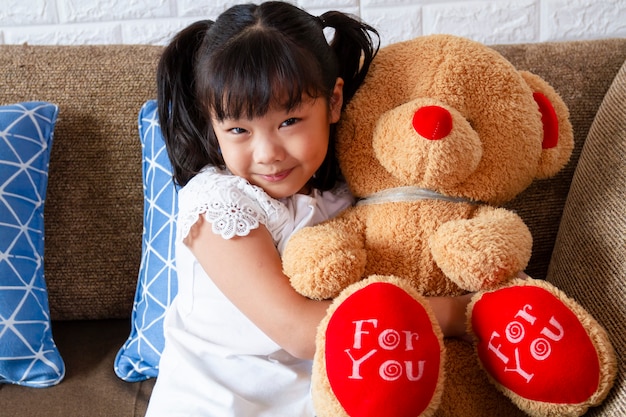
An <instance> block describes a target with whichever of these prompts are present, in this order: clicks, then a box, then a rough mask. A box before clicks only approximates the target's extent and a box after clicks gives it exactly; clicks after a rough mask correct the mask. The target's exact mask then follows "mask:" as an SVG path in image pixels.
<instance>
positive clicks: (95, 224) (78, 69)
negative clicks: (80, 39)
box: [0, 45, 162, 319]
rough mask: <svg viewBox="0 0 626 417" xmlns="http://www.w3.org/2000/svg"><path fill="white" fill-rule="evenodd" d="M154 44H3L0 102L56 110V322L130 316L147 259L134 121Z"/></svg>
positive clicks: (49, 273) (50, 260)
mask: <svg viewBox="0 0 626 417" xmlns="http://www.w3.org/2000/svg"><path fill="white" fill-rule="evenodd" d="M161 49H162V48H160V47H155V46H24V45H15V46H12V45H5V46H2V47H0V74H2V76H1V77H2V78H1V79H2V85H1V86H0V104H9V103H15V102H20V101H31V100H35V101H39V100H42V101H50V102H53V103H56V104H58V105H59V118H58V121H57V124H56V128H55V136H54V142H53V145H52V153H51V160H50V170H49V177H48V192H47V199H46V205H45V212H44V216H45V217H44V221H45V253H44V271H45V272H44V273H45V276H46V281H47V284H48V290H49V292H48V293H49V303H50V310H51V316H52V318H53V319H55V318H56V319H83V318H108V317H128V316H129V315H130V312H131V309H132V302H133V295H134V292H135V286H136V282H137V272H138V269H139V262H140V256H141V234H142V216H143V192H142V179H141V145H140V141H139V134H138V129H137V115H138V112H139V109H140V107H141V104H142V103H143V102H144V101H145V100H147V99H150V98H154V97H155V94H156V90H155V69H156V62H157V59H158V56H159V54H160V51H161Z"/></svg>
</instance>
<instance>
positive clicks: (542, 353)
mask: <svg viewBox="0 0 626 417" xmlns="http://www.w3.org/2000/svg"><path fill="white" fill-rule="evenodd" d="M468 311H470V314H469V315H468V316H469V319H468V327H469V329H470V330H471V331H472V333H473V334H474V335H475V336H476V339H477V346H476V348H477V353H478V358H479V361H480V363H481V365H482V367H483V369H484V370H485V371H486V372H487V374H488V376H489V378H490V379H491V380H492V382H493V383H494V384H495V385H496V386H497V387H498V388H499V389H500V390H501V391H502V392H504V394H505V395H507V396H508V397H509V398H511V400H512V401H513V402H514V403H515V404H516V405H517V406H518V407H519V408H520V409H522V410H524V411H525V412H527V413H528V414H530V415H533V416H556V415H559V416H580V415H582V414H584V413H585V412H586V411H587V409H588V408H589V407H591V406H594V405H598V404H599V403H600V402H602V400H603V399H604V398H605V397H606V395H607V393H608V391H609V390H610V389H611V386H612V384H613V381H614V378H615V374H616V369H617V364H616V358H615V353H614V350H613V347H612V345H611V343H610V341H609V338H608V336H607V334H606V332H605V331H604V329H603V328H602V327H601V326H600V325H599V324H598V323H597V322H596V321H595V320H594V319H593V317H591V315H590V314H589V313H587V312H586V311H585V310H584V309H583V308H582V307H581V306H580V305H578V304H577V303H576V302H574V301H573V300H572V299H569V298H568V297H567V296H566V295H565V294H564V293H563V292H562V291H560V290H558V289H557V288H555V287H554V286H552V285H550V284H549V283H547V282H545V281H541V280H534V279H525V280H524V279H515V280H513V281H512V282H511V283H510V284H509V285H507V286H506V287H503V288H500V289H497V290H494V291H490V292H484V293H477V294H476V296H474V298H473V299H472V302H471V303H470V305H469V306H468Z"/></svg>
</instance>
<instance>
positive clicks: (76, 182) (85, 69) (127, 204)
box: [0, 39, 626, 319]
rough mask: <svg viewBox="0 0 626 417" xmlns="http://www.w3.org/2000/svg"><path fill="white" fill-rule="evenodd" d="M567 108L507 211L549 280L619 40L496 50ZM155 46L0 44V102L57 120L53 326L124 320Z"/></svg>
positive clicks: (50, 262) (50, 239) (138, 226)
mask: <svg viewBox="0 0 626 417" xmlns="http://www.w3.org/2000/svg"><path fill="white" fill-rule="evenodd" d="M494 48H495V49H496V50H498V51H499V52H500V53H502V54H503V55H504V56H505V57H506V58H508V59H509V60H511V62H512V63H513V64H514V65H515V66H516V67H517V68H519V69H525V70H529V71H532V72H534V73H536V74H538V75H541V76H542V77H543V78H544V79H545V80H546V81H548V82H549V83H550V84H552V85H553V86H554V87H555V89H556V90H557V91H558V92H559V93H560V94H561V95H562V97H563V99H564V100H565V102H566V104H567V105H568V106H569V108H570V112H571V118H572V123H573V125H574V130H575V140H576V149H575V151H574V155H573V157H572V160H571V162H570V164H569V165H568V167H567V168H566V169H565V170H564V171H562V172H561V173H560V174H559V175H558V176H557V177H555V178H553V179H550V180H542V181H537V182H536V183H535V184H534V185H533V186H531V188H530V189H528V190H527V191H526V192H524V194H523V195H521V196H520V197H519V198H518V199H516V200H515V201H514V202H512V203H511V204H509V207H510V208H512V209H514V210H516V211H517V212H518V213H519V214H520V215H521V216H522V217H523V218H524V220H525V221H526V222H527V223H528V225H529V227H530V229H531V232H532V233H533V235H534V239H535V241H534V250H533V257H532V259H531V264H530V265H529V267H528V270H527V271H528V272H529V273H530V274H531V275H533V276H535V277H537V278H544V277H545V276H546V272H547V268H548V264H549V262H550V256H551V253H552V249H553V247H554V241H555V238H556V234H557V230H558V225H559V221H560V217H561V213H562V210H563V206H564V203H565V199H566V197H567V192H568V189H569V184H570V181H571V178H572V175H573V171H574V167H575V164H576V161H577V160H578V157H579V155H580V150H581V149H582V143H583V142H584V139H585V137H586V136H587V132H588V130H589V127H590V126H591V123H592V121H593V117H594V115H595V113H596V111H597V109H598V107H599V105H600V102H601V101H602V98H603V96H604V94H605V92H606V91H607V89H608V87H609V85H610V84H611V81H612V80H613V78H614V76H615V74H616V73H617V71H618V69H619V68H620V66H621V64H622V63H623V62H624V59H625V58H626V39H609V40H597V41H582V42H565V43H540V44H525V45H500V46H495V47H494ZM161 50H162V48H161V47H158V46H137V45H109V46H26V45H3V46H0V74H2V76H1V77H2V78H1V80H2V81H1V83H2V84H1V85H0V104H9V103H15V102H20V101H27V100H44V101H51V102H54V103H56V104H58V105H59V107H60V113H59V120H58V123H57V127H56V130H55V139H54V143H53V146H52V155H51V161H50V173H49V180H48V195H47V201H46V206H45V228H46V230H45V231H46V235H45V236H46V242H45V244H46V247H45V258H44V267H45V274H46V280H47V284H48V290H49V302H50V310H51V315H52V318H53V319H95V318H125V317H129V315H130V313H131V310H132V303H133V296H134V292H135V288H136V282H137V274H138V270H139V263H140V257H141V234H142V215H143V195H142V177H141V146H140V141H139V134H138V130H137V115H138V112H139V109H140V107H141V105H142V103H143V102H144V101H145V100H147V99H150V98H154V97H155V82H154V75H155V68H156V62H157V60H158V56H159V54H160V52H161Z"/></svg>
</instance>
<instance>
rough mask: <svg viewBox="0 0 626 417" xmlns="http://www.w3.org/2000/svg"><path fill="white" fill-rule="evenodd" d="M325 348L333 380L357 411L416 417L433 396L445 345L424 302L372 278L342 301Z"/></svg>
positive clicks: (359, 415)
mask: <svg viewBox="0 0 626 417" xmlns="http://www.w3.org/2000/svg"><path fill="white" fill-rule="evenodd" d="M325 349H326V351H325V354H326V372H327V375H328V379H329V382H330V386H331V388H332V390H333V393H334V395H335V396H336V397H337V400H338V401H339V403H340V404H341V406H342V407H343V408H344V410H345V411H346V413H347V414H348V415H350V416H351V417H366V416H372V417H373V416H376V417H380V416H394V417H402V416H411V417H414V416H417V415H420V414H421V413H422V412H423V411H424V410H425V409H426V408H427V407H428V405H429V404H430V402H431V401H432V399H433V396H434V394H435V389H436V387H437V382H438V380H439V377H440V365H441V349H442V347H441V345H440V342H439V339H438V338H437V336H436V335H435V332H434V331H433V325H432V323H431V321H430V318H429V316H428V314H427V312H426V310H425V309H424V307H423V306H422V305H421V304H420V303H419V302H417V301H416V300H415V299H414V298H413V297H411V296H410V295H409V294H407V293H406V292H405V291H404V290H402V289H401V288H399V287H397V286H395V285H393V284H389V283H383V282H376V283H373V284H369V285H367V286H366V287H364V288H362V289H360V290H358V291H356V292H355V293H354V294H352V295H350V296H349V297H348V298H347V299H346V300H345V301H344V302H343V303H341V304H340V305H339V307H338V308H337V310H336V311H335V313H334V314H333V316H332V317H331V318H330V320H329V323H328V327H327V329H326V346H325Z"/></svg>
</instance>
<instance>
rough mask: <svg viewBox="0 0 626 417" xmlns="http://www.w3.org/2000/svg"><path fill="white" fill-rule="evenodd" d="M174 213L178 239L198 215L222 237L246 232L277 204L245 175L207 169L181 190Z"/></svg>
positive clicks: (265, 220)
mask: <svg viewBox="0 0 626 417" xmlns="http://www.w3.org/2000/svg"><path fill="white" fill-rule="evenodd" d="M179 197H180V202H179V203H180V204H179V213H178V225H179V228H180V229H179V234H178V235H179V236H180V238H179V239H183V238H184V237H185V236H187V235H188V234H189V230H191V227H192V226H193V225H194V224H195V223H196V222H197V221H198V218H199V217H200V215H204V216H205V218H206V219H207V220H208V221H209V222H210V223H211V224H212V230H213V232H214V233H216V234H219V235H221V236H222V237H223V238H224V239H231V238H232V237H234V236H246V235H248V234H249V233H250V231H251V230H253V229H256V228H258V227H259V224H265V225H267V222H268V216H270V215H271V214H272V213H275V212H278V211H279V210H280V206H281V204H280V203H279V202H277V201H276V200H274V199H272V198H271V197H270V196H268V195H267V193H265V191H263V190H262V189H261V188H259V187H256V186H253V185H251V184H250V183H249V182H247V181H246V180H245V179H243V178H240V177H236V176H233V175H228V174H223V173H219V172H217V171H216V169H214V168H211V169H207V170H205V171H203V172H201V173H200V174H198V175H196V176H195V177H194V178H193V179H192V180H191V181H190V182H189V183H188V184H187V185H186V186H185V187H184V188H183V189H182V190H181V191H180V196H179Z"/></svg>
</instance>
